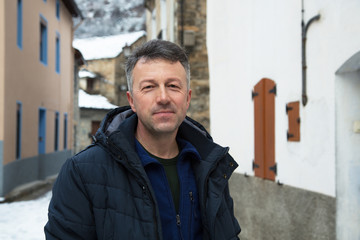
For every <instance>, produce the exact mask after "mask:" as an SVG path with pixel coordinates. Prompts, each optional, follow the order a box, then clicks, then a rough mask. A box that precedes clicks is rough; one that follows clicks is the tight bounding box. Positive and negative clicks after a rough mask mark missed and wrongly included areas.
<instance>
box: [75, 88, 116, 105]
mask: <svg viewBox="0 0 360 240" xmlns="http://www.w3.org/2000/svg"><path fill="white" fill-rule="evenodd" d="M79 107H80V108H93V109H114V108H117V107H118V106H116V105H114V104H111V103H110V102H109V100H108V99H107V98H106V97H104V96H102V95H90V94H88V93H86V92H85V91H84V90H82V89H80V90H79Z"/></svg>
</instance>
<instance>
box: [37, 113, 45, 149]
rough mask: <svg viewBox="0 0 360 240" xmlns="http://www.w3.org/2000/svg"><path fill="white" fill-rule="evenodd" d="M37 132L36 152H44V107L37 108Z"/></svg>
mask: <svg viewBox="0 0 360 240" xmlns="http://www.w3.org/2000/svg"><path fill="white" fill-rule="evenodd" d="M38 124H39V133H38V152H39V154H44V153H45V151H46V148H45V147H46V109H45V108H39V123H38Z"/></svg>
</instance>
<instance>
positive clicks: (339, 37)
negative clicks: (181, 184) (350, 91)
mask: <svg viewBox="0 0 360 240" xmlns="http://www.w3.org/2000/svg"><path fill="white" fill-rule="evenodd" d="M304 7H305V21H308V20H309V19H310V18H311V17H313V16H315V15H317V14H319V13H320V14H321V19H320V20H319V21H317V22H314V23H313V24H312V25H311V26H310V28H309V30H308V34H307V66H308V68H307V95H308V98H309V102H308V104H307V105H306V106H305V107H303V106H302V105H301V107H300V117H301V141H300V142H288V141H287V138H286V132H287V129H288V117H287V115H286V112H285V106H286V104H287V103H288V102H291V101H301V91H302V88H301V86H302V85H301V84H302V83H301V78H302V75H301V70H302V66H301V1H287V0H269V1H260V0H241V1H238V0H232V1H216V0H208V1H207V21H208V22H207V46H208V54H209V69H210V117H211V133H212V135H213V137H214V139H215V140H216V141H217V142H219V143H220V144H222V145H225V146H230V149H231V150H230V153H231V154H232V155H233V156H234V158H235V159H236V160H237V162H238V163H239V165H240V166H239V168H238V169H237V171H238V172H241V173H247V174H250V175H253V171H252V161H253V159H254V112H253V108H254V106H253V101H252V99H251V91H252V89H253V87H254V86H255V84H256V83H257V82H258V81H260V80H261V79H262V78H264V77H266V78H270V79H272V80H273V81H275V82H276V84H277V96H276V100H275V102H276V103H275V104H276V107H275V108H276V117H275V121H276V124H275V128H276V129H275V134H276V143H275V154H276V155H275V156H276V159H275V160H276V162H277V166H278V175H277V177H276V180H279V181H280V182H282V183H284V184H288V185H291V186H295V187H299V188H303V189H307V190H310V191H315V192H319V193H323V194H326V195H330V196H335V189H336V187H335V185H336V184H335V160H336V158H335V91H336V89H335V72H336V70H337V69H338V68H339V67H340V66H341V65H342V64H343V63H344V62H345V61H346V60H347V59H348V58H350V57H351V56H352V55H353V54H354V53H356V52H358V51H359V50H360V32H359V31H358V27H359V26H360V14H358V12H359V11H360V2H359V1H357V0H348V1H339V0H332V1H321V0H313V1H305V3H304Z"/></svg>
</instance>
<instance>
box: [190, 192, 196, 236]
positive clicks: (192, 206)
mask: <svg viewBox="0 0 360 240" xmlns="http://www.w3.org/2000/svg"><path fill="white" fill-rule="evenodd" d="M189 197H190V202H191V207H190V221H189V239H191V226H192V219H193V213H194V217H195V214H196V211H195V206H194V205H195V204H194V196H193V192H192V191H190V192H189Z"/></svg>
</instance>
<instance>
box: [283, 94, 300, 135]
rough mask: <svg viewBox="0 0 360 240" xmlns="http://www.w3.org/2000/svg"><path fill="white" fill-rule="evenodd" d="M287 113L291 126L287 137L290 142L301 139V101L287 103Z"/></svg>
mask: <svg viewBox="0 0 360 240" xmlns="http://www.w3.org/2000/svg"><path fill="white" fill-rule="evenodd" d="M286 114H287V115H288V122H289V125H288V126H289V128H288V132H287V139H288V141H289V142H299V141H300V102H299V101H296V102H290V103H288V104H286Z"/></svg>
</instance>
